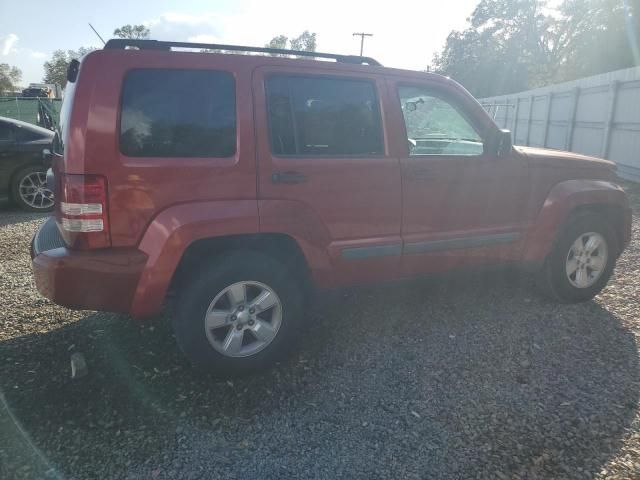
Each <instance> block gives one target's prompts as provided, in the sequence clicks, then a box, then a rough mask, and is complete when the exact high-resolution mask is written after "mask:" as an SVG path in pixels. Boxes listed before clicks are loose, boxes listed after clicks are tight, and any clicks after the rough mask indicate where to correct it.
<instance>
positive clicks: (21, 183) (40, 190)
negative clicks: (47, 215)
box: [11, 165, 54, 212]
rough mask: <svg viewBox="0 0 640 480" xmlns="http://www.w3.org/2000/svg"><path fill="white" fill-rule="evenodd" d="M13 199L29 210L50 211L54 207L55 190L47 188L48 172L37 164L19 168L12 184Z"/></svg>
mask: <svg viewBox="0 0 640 480" xmlns="http://www.w3.org/2000/svg"><path fill="white" fill-rule="evenodd" d="M11 192H12V195H13V200H14V201H15V202H16V204H17V205H18V206H19V207H20V208H22V209H23V210H26V211H28V212H48V211H51V209H53V204H54V201H53V192H52V191H51V190H49V189H48V188H47V174H46V172H45V171H44V170H43V169H42V168H40V167H38V166H35V165H31V166H28V167H25V168H23V169H21V170H19V171H18V172H17V173H16V174H15V176H14V177H13V182H12V184H11Z"/></svg>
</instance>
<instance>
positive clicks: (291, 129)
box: [266, 75, 383, 156]
mask: <svg viewBox="0 0 640 480" xmlns="http://www.w3.org/2000/svg"><path fill="white" fill-rule="evenodd" d="M266 87H267V105H268V114H269V129H270V136H271V150H272V152H273V153H274V154H276V155H303V156H304V155H308V156H346V155H380V154H382V153H383V141H382V122H381V118H380V107H379V104H378V98H377V95H376V91H375V86H374V85H373V83H371V82H368V81H362V80H351V79H336V78H323V77H297V76H281V75H277V76H272V77H270V78H269V79H268V80H267V84H266Z"/></svg>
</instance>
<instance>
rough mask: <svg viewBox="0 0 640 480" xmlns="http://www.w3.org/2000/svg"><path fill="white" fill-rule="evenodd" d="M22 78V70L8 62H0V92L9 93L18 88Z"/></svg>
mask: <svg viewBox="0 0 640 480" xmlns="http://www.w3.org/2000/svg"><path fill="white" fill-rule="evenodd" d="M20 80H22V71H21V70H20V69H19V68H18V67H12V66H11V65H9V64H8V63H0V92H7V93H11V92H14V91H15V90H16V89H18V83H20Z"/></svg>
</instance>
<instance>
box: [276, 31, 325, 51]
mask: <svg viewBox="0 0 640 480" xmlns="http://www.w3.org/2000/svg"><path fill="white" fill-rule="evenodd" d="M265 47H267V48H280V49H289V50H300V51H303V52H315V51H316V47H317V38H316V34H315V33H311V32H309V30H305V31H304V32H302V33H301V34H300V35H298V36H297V37H293V38H289V37H287V36H286V35H278V36H277V37H273V38H272V39H271V40H270V41H269V42H268V43H267V44H265Z"/></svg>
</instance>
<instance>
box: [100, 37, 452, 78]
mask: <svg viewBox="0 0 640 480" xmlns="http://www.w3.org/2000/svg"><path fill="white" fill-rule="evenodd" d="M129 49H134V50H133V51H134V52H135V51H140V50H142V51H153V52H154V53H155V52H165V53H168V52H171V53H172V54H191V55H193V54H207V55H225V56H227V55H232V56H234V57H237V59H238V61H242V60H243V59H244V61H248V62H255V63H261V64H264V63H277V64H280V65H282V64H283V63H284V64H287V63H288V64H290V65H302V64H307V65H309V64H311V63H314V64H315V65H316V66H317V64H318V63H320V62H318V59H332V60H335V63H333V62H322V63H323V66H325V65H326V66H327V67H328V68H330V69H332V70H333V69H335V70H340V69H342V68H346V69H349V70H353V69H354V68H355V69H357V70H363V71H371V70H373V71H375V72H377V73H382V72H384V73H385V74H395V75H402V76H412V77H421V78H424V77H428V78H429V79H432V80H436V81H440V82H451V83H456V82H454V81H452V80H451V79H450V78H449V77H445V76H442V75H439V74H436V73H430V72H419V71H415V70H403V69H397V68H390V67H383V66H382V64H380V63H379V62H378V61H377V60H375V59H374V58H371V57H361V56H357V55H342V54H335V53H323V52H308V51H301V50H286V49H278V48H267V47H250V46H242V45H222V44H208V43H191V42H168V41H160V40H134V39H119V38H118V39H111V40H109V41H107V43H106V44H105V46H104V50H107V51H108V50H111V51H113V50H128V52H132V50H129ZM173 49H180V50H173ZM189 49H191V50H194V49H195V50H198V51H197V52H193V51H189ZM243 52H251V53H258V54H260V53H262V54H265V53H266V54H270V55H272V56H265V55H243V54H242V53H243ZM136 53H138V52H136ZM233 54H236V55H233Z"/></svg>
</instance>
